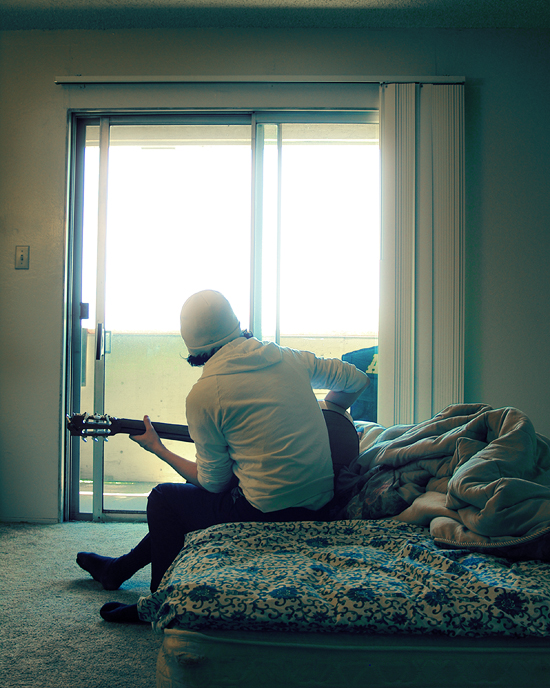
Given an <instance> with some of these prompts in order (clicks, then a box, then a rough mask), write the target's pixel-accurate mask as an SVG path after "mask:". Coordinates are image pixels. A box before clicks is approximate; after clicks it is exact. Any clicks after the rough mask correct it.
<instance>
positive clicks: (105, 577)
mask: <svg viewBox="0 0 550 688" xmlns="http://www.w3.org/2000/svg"><path fill="white" fill-rule="evenodd" d="M116 561H117V559H116V558H115V557H103V556H101V554H95V553H94V552H79V553H78V554H77V555H76V563H77V564H78V565H79V566H80V568H82V569H84V571H87V572H88V573H89V574H90V575H91V576H92V578H93V579H94V580H96V581H98V583H101V585H102V586H103V588H104V589H105V590H118V588H120V586H121V585H122V583H124V581H125V580H127V579H128V578H129V577H130V576H126V575H124V573H123V572H120V571H118V570H117V566H116ZM130 575H132V574H130Z"/></svg>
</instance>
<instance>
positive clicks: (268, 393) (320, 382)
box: [187, 337, 366, 512]
mask: <svg viewBox="0 0 550 688" xmlns="http://www.w3.org/2000/svg"><path fill="white" fill-rule="evenodd" d="M365 381H366V376H365V374H364V373H363V372H361V371H360V370H358V369H357V368H356V367H355V366H353V365H350V364H349V363H345V362H343V361H341V360H339V359H323V358H317V357H316V356H315V355H314V354H312V353H310V352H306V351H297V350H295V349H289V348H284V347H280V346H278V345H277V344H274V343H273V342H267V343H262V342H260V341H258V340H257V339H254V338H252V339H245V338H244V337H239V338H238V339H235V340H234V341H232V342H230V343H229V344H226V345H225V346H224V347H223V348H222V349H220V351H218V352H217V353H216V354H215V355H214V356H213V357H212V358H211V359H210V360H209V361H208V362H207V363H206V365H205V366H204V370H203V373H202V376H201V377H200V379H199V380H198V382H197V383H196V384H195V385H194V386H193V389H192V390H191V392H190V393H189V395H188V397H187V423H188V425H189V430H190V433H191V436H192V437H193V440H194V442H195V445H196V460H197V469H198V480H199V482H200V484H201V485H202V486H203V487H204V488H205V489H207V490H210V491H211V492H220V491H222V490H224V489H225V488H227V486H228V483H229V481H230V480H231V478H232V477H233V475H235V476H236V477H237V478H238V480H239V485H240V487H241V490H242V491H243V494H244V496H245V497H246V499H247V500H248V501H249V502H250V503H251V504H252V505H253V506H255V507H256V508H257V509H259V510H260V511H263V512H270V511H276V510H279V509H285V508H288V507H295V506H302V507H306V508H309V509H314V510H316V509H320V508H321V507H322V506H324V505H325V504H326V503H327V502H328V501H330V499H331V498H332V496H333V489H334V473H333V467H332V459H331V453H330V445H329V439H328V432H327V428H326V424H325V421H324V418H323V415H322V412H321V410H320V408H319V404H318V402H317V400H316V398H315V395H314V393H313V388H316V389H331V390H336V391H342V392H356V391H359V390H360V389H361V388H362V387H364V385H365Z"/></svg>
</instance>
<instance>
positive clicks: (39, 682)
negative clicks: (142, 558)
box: [0, 522, 161, 688]
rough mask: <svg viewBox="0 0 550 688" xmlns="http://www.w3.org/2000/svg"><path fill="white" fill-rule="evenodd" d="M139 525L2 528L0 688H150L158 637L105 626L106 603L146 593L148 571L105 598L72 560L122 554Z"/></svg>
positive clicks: (143, 629)
mask: <svg viewBox="0 0 550 688" xmlns="http://www.w3.org/2000/svg"><path fill="white" fill-rule="evenodd" d="M146 528H147V526H146V525H145V524H143V523H138V524H133V523H132V524H126V523H109V524H103V523H81V522H79V523H63V524H57V525H51V526H48V525H26V524H0V594H1V597H0V686H1V688H27V687H28V688H31V687H32V688H50V686H51V688H154V686H155V664H156V658H157V654H158V650H159V648H160V645H161V637H160V636H158V635H155V634H154V633H153V631H152V630H151V627H150V626H149V625H146V624H143V625H124V624H110V623H106V622H105V621H103V620H102V618H101V617H100V615H99V609H100V607H101V606H102V605H103V604H104V603H105V602H109V601H110V600H118V601H121V602H124V603H125V604H132V603H134V602H137V599H138V597H139V596H140V595H146V594H148V592H149V576H150V571H149V567H147V568H146V569H143V570H142V571H140V572H139V573H138V574H136V576H134V578H132V579H131V580H130V581H127V582H126V583H124V585H123V587H122V588H121V589H120V590H117V591H115V592H107V591H105V590H103V588H102V587H101V586H100V584H99V583H96V582H95V581H94V580H92V578H91V577H89V576H88V575H87V574H86V573H85V572H84V571H82V569H80V568H79V566H78V565H77V564H76V562H75V557H76V553H77V552H78V551H80V550H85V551H96V552H99V553H101V554H106V555H109V556H118V555H120V554H123V553H124V552H125V551H127V550H129V549H130V548H131V547H132V546H134V545H135V544H136V543H137V542H138V541H139V539H141V537H142V536H143V535H144V534H145V532H146Z"/></svg>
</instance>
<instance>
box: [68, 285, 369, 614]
mask: <svg viewBox="0 0 550 688" xmlns="http://www.w3.org/2000/svg"><path fill="white" fill-rule="evenodd" d="M181 334H182V337H183V340H184V342H185V344H186V346H187V349H188V352H189V357H188V359H187V360H188V362H189V363H190V364H191V365H201V366H204V370H203V373H202V376H201V377H200V379H199V380H198V382H197V383H196V384H195V385H194V386H193V388H192V390H191V392H190V393H189V395H188V397H187V400H186V411H187V423H188V426H189V432H190V435H191V437H192V438H193V440H194V442H195V447H196V462H193V461H189V460H188V459H184V458H182V457H181V456H178V455H177V454H174V453H173V452H172V451H170V450H169V449H167V448H166V447H165V446H164V445H163V444H162V442H161V440H160V439H159V437H158V435H157V433H156V432H155V430H154V428H153V426H152V425H151V422H150V420H149V417H148V416H145V419H144V421H145V427H146V431H145V434H143V435H140V436H135V437H132V438H131V439H133V440H134V441H135V442H137V443H138V444H139V445H140V446H141V447H143V448H144V449H146V450H147V451H149V452H152V453H153V454H155V455H156V456H158V457H159V458H160V459H161V460H163V461H165V462H166V463H168V464H169V465H170V466H172V468H174V469H175V470H176V471H177V472H178V473H179V474H180V475H181V476H182V477H183V478H185V480H186V481H187V482H186V483H165V484H162V485H158V486H157V487H156V488H154V489H153V490H152V492H151V494H150V495H149V499H148V503H147V523H148V527H149V533H148V534H147V535H146V536H145V538H144V539H143V540H142V541H141V542H140V543H139V544H138V545H137V546H136V547H135V548H134V549H133V550H132V551H131V552H129V553H128V554H125V555H123V556H121V557H118V558H111V557H103V556H100V555H98V554H94V553H92V552H80V553H79V554H78V556H77V562H78V564H79V565H80V566H81V567H82V568H83V569H85V570H86V571H88V573H90V574H91V575H92V576H93V577H94V578H95V579H96V580H97V581H99V582H100V583H101V584H102V585H103V587H104V588H105V589H106V590H116V589H117V588H118V587H119V586H120V585H121V584H122V583H123V581H125V580H127V579H128V578H130V577H131V576H132V575H133V574H134V573H135V572H136V571H138V570H139V569H141V568H142V567H144V566H145V565H147V564H149V563H151V569H152V575H151V590H152V591H153V592H154V591H155V590H156V589H157V588H158V586H159V584H160V581H161V579H162V577H163V575H164V573H165V572H166V570H167V569H168V567H169V566H170V564H171V563H172V561H173V560H174V559H175V557H176V556H177V554H178V553H179V551H180V550H181V549H182V547H183V544H184V540H185V534H186V533H189V532H192V531H194V530H199V529H203V528H207V527H208V526H211V525H214V524H218V523H228V522H235V521H297V520H323V519H325V518H326V517H327V516H328V513H327V506H328V503H329V502H330V500H331V499H332V497H333V490H334V473H333V468H332V460H331V452H330V445H329V439H328V433H327V429H326V425H325V421H324V419H323V415H322V412H321V410H320V408H319V404H318V403H317V400H316V398H315V395H314V394H313V388H318V389H329V390H331V391H329V393H328V394H327V396H326V401H328V402H332V403H333V404H336V405H338V406H339V407H341V408H342V409H347V408H348V407H349V406H351V404H352V403H353V402H354V401H355V400H356V399H357V398H358V397H359V395H360V394H361V392H362V391H363V390H364V389H365V388H366V387H367V385H368V384H369V378H368V377H367V376H366V375H365V374H364V373H363V372H361V371H360V370H358V369H357V368H356V367H355V366H353V365H351V364H349V363H345V362H343V361H340V360H339V359H323V358H317V357H316V356H314V355H313V354H312V353H310V352H306V351H297V350H295V349H288V348H284V347H280V346H278V345H277V344H275V343H273V342H260V341H258V340H257V339H255V338H254V337H252V335H251V334H250V333H249V332H243V331H242V330H241V327H240V323H239V321H238V319H237V317H236V316H235V314H234V312H233V310H232V308H231V306H230V304H229V302H228V301H227V300H226V299H225V297H224V296H222V294H220V293H219V292H216V291H210V290H207V291H202V292H199V293H197V294H194V295H193V296H191V297H190V298H189V299H188V300H187V301H186V302H185V304H184V305H183V308H182V310H181ZM101 615H102V617H103V618H104V619H105V620H107V621H138V620H139V619H138V615H137V605H121V604H119V603H117V602H110V603H108V604H106V605H104V606H103V607H102V609H101Z"/></svg>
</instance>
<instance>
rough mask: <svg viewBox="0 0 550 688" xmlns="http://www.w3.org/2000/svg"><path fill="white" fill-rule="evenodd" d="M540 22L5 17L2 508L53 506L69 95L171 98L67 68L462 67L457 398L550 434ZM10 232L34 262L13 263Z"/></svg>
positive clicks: (549, 133)
mask: <svg viewBox="0 0 550 688" xmlns="http://www.w3.org/2000/svg"><path fill="white" fill-rule="evenodd" d="M548 39H549V31H547V30H540V31H539V30H483V29H479V30H440V29H426V30H422V29H415V30H407V29H399V30H384V29H377V30H368V29H356V30H343V29H342V30H341V29H338V30H328V29H327V30H317V29H311V30H307V29H296V30H294V29H289V30H285V31H279V30H260V29H251V30H237V29H231V30H230V29H228V30H224V29H212V30H201V29H193V30H177V31H176V30H174V31H171V30H161V29H159V30H155V31H145V30H128V31H118V32H115V31H97V32H94V31H46V32H41V31H13V32H11V31H5V32H1V33H0V102H1V106H0V242H1V244H0V294H1V297H0V298H1V301H0V323H1V328H0V370H1V379H0V384H1V390H2V391H1V397H0V404H1V406H0V411H1V418H2V425H1V431H0V433H1V434H0V490H1V492H0V518H1V519H4V520H32V521H43V522H53V521H56V520H58V519H59V518H60V517H61V506H60V505H61V491H60V486H61V484H62V475H63V471H62V446H63V431H62V426H63V423H62V411H63V404H62V401H63V390H64V388H63V382H62V377H63V376H62V371H63V359H64V308H65V282H64V280H65V271H64V264H65V257H66V241H67V237H66V231H65V219H66V212H65V210H66V170H67V110H68V109H69V108H71V107H82V108H88V107H109V106H113V105H114V102H113V101H114V100H116V101H117V103H116V104H117V105H118V106H120V105H121V104H122V105H124V106H126V107H128V108H131V107H138V106H139V105H141V104H145V105H151V106H157V105H158V104H159V103H166V104H168V105H174V106H176V105H178V104H181V95H179V94H178V91H177V89H175V87H166V88H163V87H160V88H159V87H156V88H151V87H137V88H136V87H116V93H115V91H114V89H113V87H104V86H103V87H102V86H96V87H92V88H89V87H88V88H78V87H76V88H75V87H70V88H68V87H63V86H56V85H55V84H54V77H55V76H57V75H64V74H85V75H86V74H87V75H99V74H128V75H131V74H135V75H142V74H228V75H231V74H267V75H269V74H274V75H276V74H320V75H322V74H330V75H332V74H341V75H352V74H388V75H396V74H404V75H405V74H420V75H445V74H450V75H465V76H466V77H467V86H466V121H467V125H466V126H467V129H466V154H467V189H466V193H467V244H466V253H467V264H466V292H467V324H466V336H467V341H466V382H465V393H466V399H467V400H468V401H483V402H486V403H489V404H492V405H493V406H504V405H512V406H517V407H519V408H521V409H522V410H524V411H525V412H526V413H527V414H528V415H529V416H530V417H531V418H532V420H533V421H534V423H535V427H536V428H537V429H538V430H539V431H540V432H542V433H544V434H546V435H550V395H549V394H548V386H549V382H550V361H549V356H548V341H549V335H550V325H549V318H548V313H547V311H548V304H549V302H550V280H549V279H548V276H547V271H548V270H547V266H548V265H549V264H550V232H549V231H548V229H549V216H550V213H549V210H550V208H549V206H550V200H549V194H548V181H549V179H550V175H549V165H550V129H549V127H548V112H549V111H550V86H549V83H548V78H547V73H548V67H549V63H550V41H549V40H548ZM17 245H29V246H30V247H31V253H30V269H29V270H14V253H15V247H16V246H17Z"/></svg>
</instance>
